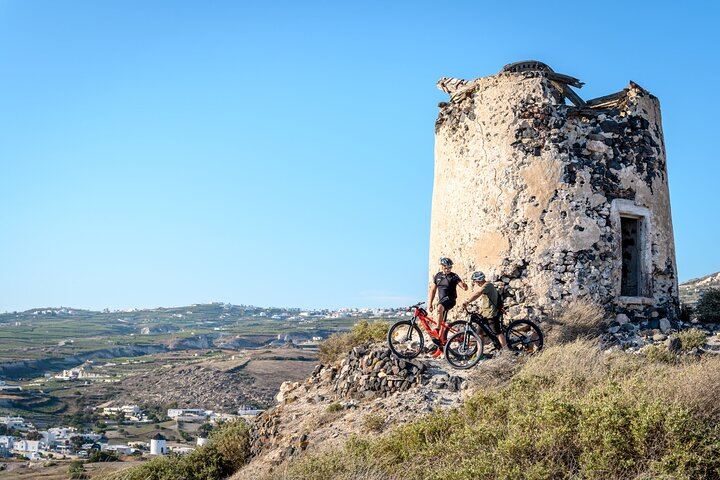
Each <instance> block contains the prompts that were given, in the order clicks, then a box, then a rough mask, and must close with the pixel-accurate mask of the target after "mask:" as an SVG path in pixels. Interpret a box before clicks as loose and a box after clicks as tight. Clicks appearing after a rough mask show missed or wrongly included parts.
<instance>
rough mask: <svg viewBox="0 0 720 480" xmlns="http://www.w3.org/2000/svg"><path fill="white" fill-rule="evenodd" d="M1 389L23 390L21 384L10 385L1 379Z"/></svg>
mask: <svg viewBox="0 0 720 480" xmlns="http://www.w3.org/2000/svg"><path fill="white" fill-rule="evenodd" d="M0 390H5V391H20V390H22V387H21V386H20V385H8V384H7V383H5V382H4V381H2V380H0Z"/></svg>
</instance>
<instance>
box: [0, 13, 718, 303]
mask: <svg viewBox="0 0 720 480" xmlns="http://www.w3.org/2000/svg"><path fill="white" fill-rule="evenodd" d="M590 4H591V3H590V2H568V3H564V2H555V3H553V2H536V1H533V2H522V1H515V2H478V1H468V2H427V3H424V2H419V1H412V2H409V1H408V2H385V1H383V2H373V1H364V2H352V3H351V2H337V1H332V2H330V1H328V2H290V1H288V2H273V1H267V2H249V1H248V2H243V1H200V0H197V1H192V2H191V1H178V0H167V1H150V0H142V1H130V0H122V1H120V0H117V1H116V0H104V1H96V0H86V1H79V0H66V1H57V0H46V1H42V0H0V182H1V184H0V222H1V223H0V225H1V227H0V311H12V310H24V309H28V308H32V307H46V306H60V305H63V306H72V307H76V308H93V309H99V308H105V307H107V308H111V309H112V308H129V307H156V306H174V305H183V304H190V303H199V302H210V301H224V302H231V303H238V304H239V303H246V304H255V305H262V306H298V307H343V306H402V305H404V304H409V303H410V302H414V301H417V300H421V299H424V298H425V297H426V288H427V262H428V245H429V225H430V206H431V194H432V177H433V142H434V122H435V118H436V114H437V103H438V102H439V101H444V100H445V99H446V96H445V95H444V94H443V93H442V92H440V91H439V90H437V89H436V87H435V82H436V81H437V80H438V78H440V77H442V76H453V77H461V78H475V77H480V76H486V75H491V74H494V73H496V72H497V71H498V70H500V68H501V67H502V66H503V65H504V64H506V63H510V62H513V61H518V60H525V59H537V60H541V61H543V62H546V63H548V64H549V65H550V66H552V67H553V68H554V69H555V70H556V71H558V72H561V73H566V74H569V75H573V76H576V77H578V78H580V79H581V80H583V81H585V82H586V86H585V87H584V88H583V89H582V90H580V91H579V93H580V95H581V96H583V97H584V98H593V97H596V96H600V95H605V94H609V93H613V92H616V91H618V90H621V89H622V88H624V87H625V86H626V85H627V84H628V81H629V80H631V79H632V80H634V81H635V82H637V83H639V84H640V85H642V86H643V87H645V88H646V89H648V90H650V91H651V92H652V93H654V94H655V95H657V96H658V97H659V98H660V101H661V104H662V109H663V124H664V130H665V140H666V143H667V156H668V168H669V175H670V189H671V199H672V208H673V220H674V225H675V240H676V247H677V261H678V269H679V273H680V280H687V279H690V278H693V277H697V276H702V275H705V274H708V273H712V272H716V271H718V270H720V254H718V247H717V239H718V238H719V237H720V222H718V210H717V208H718V202H717V200H716V198H717V194H718V190H719V189H720V188H719V181H720V175H718V174H719V173H720V166H719V161H718V154H717V150H718V149H717V143H718V139H719V137H720V134H719V133H718V132H719V130H718V128H719V127H718V122H717V118H718V114H719V113H720V105H718V103H719V102H718V96H717V86H718V78H720V75H719V74H720V71H719V67H718V65H719V63H720V62H718V51H719V50H720V49H719V48H718V47H719V46H720V42H719V39H718V36H719V34H718V31H720V15H719V14H718V7H716V6H715V3H714V2H713V3H711V2H692V1H686V2H672V3H671V2H657V1H654V2H638V1H634V2H612V1H604V2H592V5H593V6H588V5H590Z"/></svg>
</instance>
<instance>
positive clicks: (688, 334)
mask: <svg viewBox="0 0 720 480" xmlns="http://www.w3.org/2000/svg"><path fill="white" fill-rule="evenodd" d="M677 338H678V339H679V340H680V349H681V350H682V351H683V352H689V351H690V350H692V349H693V348H699V347H702V346H703V345H705V341H706V339H707V338H706V335H705V334H704V333H703V332H701V331H700V330H698V329H697V328H691V329H690V330H683V331H681V332H679V333H678V334H677Z"/></svg>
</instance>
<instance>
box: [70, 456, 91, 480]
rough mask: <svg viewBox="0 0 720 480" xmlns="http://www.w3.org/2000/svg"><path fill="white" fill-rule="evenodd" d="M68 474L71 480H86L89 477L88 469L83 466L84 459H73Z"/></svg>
mask: <svg viewBox="0 0 720 480" xmlns="http://www.w3.org/2000/svg"><path fill="white" fill-rule="evenodd" d="M68 476H69V477H70V480H85V479H87V478H89V477H88V474H87V470H85V467H84V466H83V462H82V460H73V461H72V462H70V468H68Z"/></svg>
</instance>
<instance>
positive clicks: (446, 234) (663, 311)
mask: <svg viewBox="0 0 720 480" xmlns="http://www.w3.org/2000/svg"><path fill="white" fill-rule="evenodd" d="M582 85H583V84H582V83H581V82H580V81H579V80H578V79H576V78H573V77H569V76H567V75H561V74H558V73H555V72H554V71H553V70H552V69H551V68H550V67H548V66H547V65H545V64H544V63H541V62H535V61H527V62H519V63H514V64H510V65H507V66H505V67H504V68H503V69H502V70H501V71H500V72H499V73H498V74H497V75H492V76H489V77H485V78H478V79H475V80H471V81H465V80H459V79H448V78H443V79H441V80H440V81H439V82H438V87H439V88H440V89H441V90H443V91H445V92H446V93H448V94H449V95H450V100H449V102H443V103H440V105H439V107H440V112H439V115H438V119H437V122H436V124H435V182H434V188H433V201H432V221H431V237H430V271H431V275H432V274H434V273H435V272H436V271H437V262H438V259H439V257H441V256H448V257H450V258H452V259H453V260H454V261H455V263H456V267H455V270H456V271H457V272H458V273H459V274H460V276H461V277H463V278H465V279H467V278H469V274H470V273H471V272H472V271H474V270H483V271H485V272H486V273H488V274H490V275H489V276H490V277H491V279H495V280H496V284H497V285H499V286H501V287H503V288H504V290H505V296H506V304H507V305H509V306H510V316H511V317H513V318H519V317H531V318H532V317H541V316H543V315H545V314H547V313H549V312H551V311H552V310H553V309H554V308H555V307H560V308H562V307H563V306H564V305H567V304H568V303H569V302H571V301H572V300H573V299H576V298H578V297H585V298H588V299H590V300H591V301H594V302H596V303H598V304H600V305H602V306H603V308H605V311H606V312H607V316H608V318H612V317H613V316H614V315H617V314H621V313H622V314H625V315H627V316H628V317H630V319H631V320H636V321H640V320H645V319H647V321H648V322H650V323H658V322H659V321H660V320H661V319H662V318H669V319H671V320H672V318H673V317H674V316H675V315H676V312H677V309H678V286H677V275H676V266H675V244H674V239H673V228H672V218H671V213H670V196H669V192H668V179H667V168H666V163H665V144H664V140H663V132H662V126H661V118H660V104H659V102H658V99H657V98H656V97H654V96H653V95H651V94H649V93H648V92H647V91H645V90H644V89H642V88H641V87H640V86H638V85H636V84H635V83H633V82H630V85H629V86H628V87H627V88H625V89H624V90H622V91H621V92H618V93H615V94H612V95H608V96H605V97H600V98H596V99H593V100H588V101H587V102H586V101H583V100H582V99H581V98H580V97H579V96H578V95H577V94H576V93H575V92H574V91H573V90H572V89H571V88H570V87H571V86H572V87H577V88H579V87H581V86H582ZM566 99H567V100H569V101H570V102H571V104H567V102H566ZM650 326H651V327H654V328H656V326H654V325H650Z"/></svg>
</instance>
